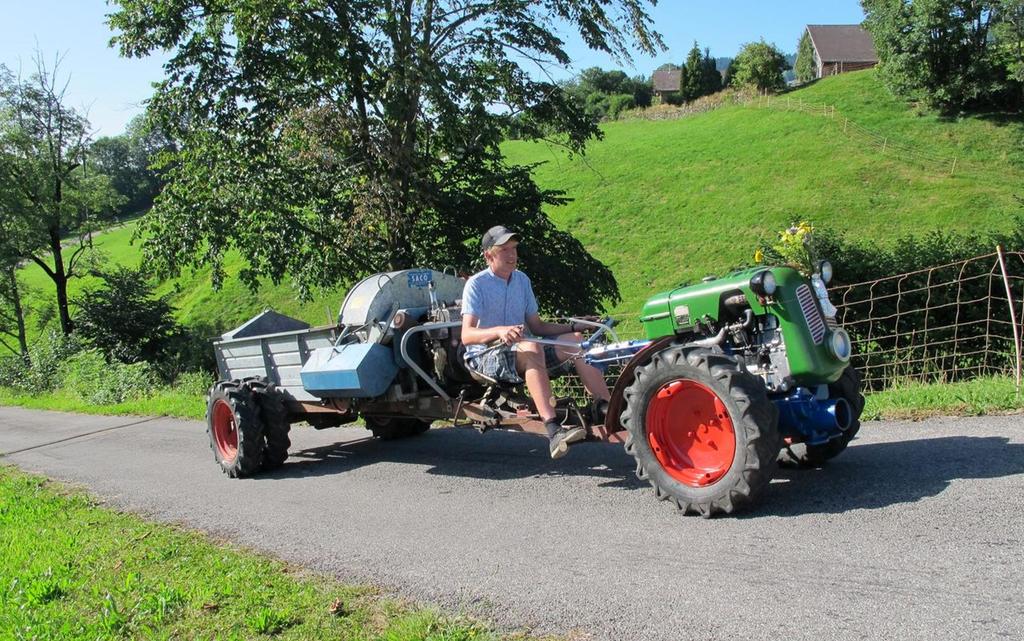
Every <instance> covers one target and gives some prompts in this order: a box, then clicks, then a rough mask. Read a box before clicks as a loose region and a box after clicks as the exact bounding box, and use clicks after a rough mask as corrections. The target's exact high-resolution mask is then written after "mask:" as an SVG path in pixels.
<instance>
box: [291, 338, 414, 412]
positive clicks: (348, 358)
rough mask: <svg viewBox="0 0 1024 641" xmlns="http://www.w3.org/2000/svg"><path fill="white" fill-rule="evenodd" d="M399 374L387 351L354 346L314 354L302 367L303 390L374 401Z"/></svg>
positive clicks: (371, 345)
mask: <svg viewBox="0 0 1024 641" xmlns="http://www.w3.org/2000/svg"><path fill="white" fill-rule="evenodd" d="M397 373H398V365H397V364H395V357H394V354H393V353H392V350H391V349H390V348H387V347H384V346H383V345H378V344H377V343H354V344H348V345H338V346H336V347H321V348H320V349H317V350H314V351H313V353H312V354H311V355H310V357H309V360H307V361H306V363H305V365H303V366H302V371H301V372H299V376H300V377H301V378H302V386H303V387H304V388H305V389H306V391H307V392H309V393H310V394H313V395H314V396H319V397H321V398H324V397H333V398H373V397H374V396H380V395H381V394H383V393H384V392H385V391H387V389H388V386H389V385H390V384H391V381H393V380H394V379H395V374H397Z"/></svg>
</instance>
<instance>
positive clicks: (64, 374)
mask: <svg viewBox="0 0 1024 641" xmlns="http://www.w3.org/2000/svg"><path fill="white" fill-rule="evenodd" d="M60 372H61V379H62V381H63V388H64V389H65V390H66V391H67V392H69V393H71V394H73V395H75V396H77V397H78V398H80V399H82V400H83V401H88V402H90V403H95V404H97V405H113V404H115V403H122V402H124V401H129V400H135V399H138V398H143V397H145V396H148V395H149V394H150V393H152V391H153V387H154V381H155V379H156V376H155V373H154V372H153V368H152V367H151V366H150V364H149V363H147V362H145V361H142V362H139V363H131V364H127V363H121V362H118V361H113V362H110V363H108V362H107V359H106V358H105V357H104V356H103V353H102V352H100V351H99V350H97V349H89V350H86V351H84V352H80V353H78V354H75V355H74V356H72V357H71V358H69V359H67V360H66V361H65V362H64V363H63V364H62V366H61V368H60Z"/></svg>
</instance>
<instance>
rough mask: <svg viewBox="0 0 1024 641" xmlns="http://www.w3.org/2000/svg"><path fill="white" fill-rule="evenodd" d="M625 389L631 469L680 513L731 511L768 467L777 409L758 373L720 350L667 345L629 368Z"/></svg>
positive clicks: (747, 498)
mask: <svg viewBox="0 0 1024 641" xmlns="http://www.w3.org/2000/svg"><path fill="white" fill-rule="evenodd" d="M624 396H625V401H626V409H625V410H624V411H623V412H622V416H621V422H622V425H623V426H624V427H625V428H626V429H627V437H626V451H627V452H629V453H630V454H632V455H633V458H635V459H636V464H637V465H636V475H637V477H638V478H640V479H641V480H646V481H648V482H650V484H651V485H652V486H653V487H654V492H655V495H656V496H657V497H658V498H659V499H662V500H670V501H672V502H673V503H675V505H676V506H677V507H678V508H679V509H680V510H682V511H683V512H684V513H697V514H701V515H702V516H704V517H710V516H713V515H715V514H719V513H724V514H730V513H732V512H734V511H736V510H738V509H740V508H742V507H744V506H746V505H749V504H750V503H752V502H753V501H754V499H755V498H756V496H757V495H758V493H759V492H760V491H761V490H762V489H764V487H765V486H766V485H767V484H768V482H769V481H770V480H771V478H772V475H773V474H774V473H775V469H776V466H777V458H778V453H779V447H780V446H781V441H780V438H779V429H778V412H777V410H776V409H775V406H774V405H773V404H772V402H771V401H770V400H768V396H767V394H766V392H765V388H764V384H763V383H762V382H761V380H760V379H759V378H757V377H755V376H753V375H751V374H749V373H747V372H746V371H744V370H743V369H742V367H741V366H740V364H739V363H738V362H737V361H736V360H735V359H734V358H732V357H731V356H727V355H726V354H724V353H723V352H721V351H720V350H718V349H715V348H703V347H687V346H681V345H672V346H669V347H668V348H666V349H665V350H664V351H662V352H659V353H657V354H655V355H654V356H653V358H652V359H651V361H650V362H649V363H647V364H646V365H642V366H640V367H638V368H637V369H636V372H635V377H634V379H633V382H632V384H631V385H629V386H628V387H627V388H626V389H625V392H624Z"/></svg>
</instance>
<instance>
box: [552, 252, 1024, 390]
mask: <svg viewBox="0 0 1024 641" xmlns="http://www.w3.org/2000/svg"><path fill="white" fill-rule="evenodd" d="M830 298H831V300H832V303H833V304H834V305H835V306H836V307H837V308H838V310H839V311H838V313H837V320H838V321H839V324H840V325H841V326H842V327H843V328H845V329H846V330H847V331H848V332H849V333H850V337H851V339H852V341H853V357H852V358H851V363H852V364H853V366H854V367H856V368H857V369H858V370H860V371H861V373H862V374H863V376H864V385H865V391H868V392H870V391H878V390H882V389H886V388H888V387H892V386H893V385H896V384H901V383H906V382H924V383H936V382H954V381H962V380H967V379H971V378H976V377H979V376H989V375H997V374H998V375H1008V376H1013V377H1016V379H1017V381H1018V385H1019V381H1020V375H1021V336H1024V252H1022V251H1012V252H1003V251H1002V250H1001V249H1000V250H998V251H997V252H993V253H991V254H985V255H982V256H975V257H972V258H967V259H964V260H961V261H957V262H953V263H949V264H946V265H938V266H935V267H930V268H928V269H922V270H918V271H913V272H908V273H905V274H898V275H895V276H889V277H886V278H880V279H877V280H872V281H866V282H862V283H853V284H847V285H837V286H833V287H831V288H830ZM616 320H617V321H618V325H617V326H616V328H615V329H616V332H617V334H618V337H619V339H620V340H630V339H636V338H643V329H642V326H641V324H640V322H639V320H638V319H637V318H636V317H635V316H623V317H617V318H616ZM620 371H621V368H619V367H612V368H609V370H608V373H607V376H606V380H607V381H608V384H609V386H612V385H614V383H615V380H616V379H617V377H618V374H619V372H620ZM555 392H556V394H558V395H568V396H572V397H573V398H576V399H577V400H579V401H581V402H582V401H583V400H584V399H585V396H586V394H585V392H584V390H583V387H582V386H581V385H580V382H579V380H578V379H577V377H575V376H567V377H565V378H563V379H560V380H559V381H557V382H556V383H555Z"/></svg>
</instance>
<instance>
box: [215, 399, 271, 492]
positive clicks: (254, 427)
mask: <svg viewBox="0 0 1024 641" xmlns="http://www.w3.org/2000/svg"><path fill="white" fill-rule="evenodd" d="M206 433H207V435H208V436H209V437H210V449H212V450H213V458H214V460H216V461H217V464H218V465H220V469H221V470H223V472H224V473H225V474H227V475H228V476H230V477H231V478H238V477H243V476H250V475H252V474H255V473H256V472H257V471H259V469H260V467H261V465H262V464H263V449H264V444H263V421H262V420H261V418H260V410H259V406H258V405H257V404H256V399H255V398H254V397H253V393H252V390H250V389H249V388H248V387H247V386H246V385H244V384H243V383H241V382H240V381H220V382H219V383H217V384H215V385H214V386H213V387H211V388H210V395H209V397H208V398H207V401H206Z"/></svg>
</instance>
